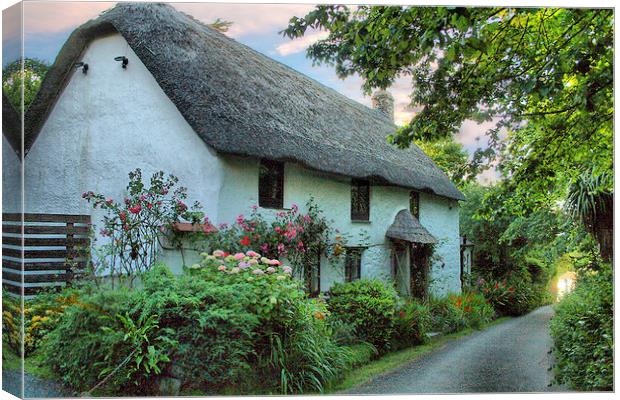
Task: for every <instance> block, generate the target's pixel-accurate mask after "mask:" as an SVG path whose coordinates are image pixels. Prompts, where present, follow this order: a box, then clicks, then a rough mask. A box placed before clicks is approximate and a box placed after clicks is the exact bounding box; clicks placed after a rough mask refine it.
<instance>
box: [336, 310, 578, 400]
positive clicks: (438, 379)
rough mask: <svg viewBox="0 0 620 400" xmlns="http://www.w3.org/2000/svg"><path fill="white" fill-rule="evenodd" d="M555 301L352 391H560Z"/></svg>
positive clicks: (461, 340) (449, 345) (447, 345)
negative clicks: (554, 351)
mask: <svg viewBox="0 0 620 400" xmlns="http://www.w3.org/2000/svg"><path fill="white" fill-rule="evenodd" d="M552 316H553V309H552V307H551V306H547V307H542V308H539V309H537V310H535V311H533V312H531V313H530V314H527V315H524V316H522V317H518V318H514V319H511V320H508V321H506V322H504V323H501V324H499V325H495V326H492V327H489V328H488V329H486V330H483V331H480V332H476V333H473V334H472V335H469V336H466V337H463V338H459V339H456V340H453V341H450V342H448V343H446V345H445V346H444V347H442V348H439V349H438V350H435V351H433V352H432V353H429V354H427V355H425V356H423V357H421V358H419V359H417V360H415V361H413V362H412V363H411V364H408V365H406V366H404V367H402V368H400V369H399V370H396V371H393V372H390V373H387V374H384V375H381V376H378V377H376V378H375V379H373V380H371V381H370V382H368V383H366V384H363V385H361V386H358V387H355V388H353V389H351V390H350V391H348V392H347V393H349V394H412V393H435V394H444V393H488V392H496V393H498V392H502V393H504V392H558V391H566V390H567V389H566V388H565V387H563V386H557V385H553V386H549V385H550V384H551V381H552V379H553V375H552V372H551V371H549V370H548V369H549V367H550V366H551V365H552V362H553V358H552V355H550V354H548V352H549V350H550V349H551V344H552V342H551V337H550V335H549V321H550V319H551V317H552Z"/></svg>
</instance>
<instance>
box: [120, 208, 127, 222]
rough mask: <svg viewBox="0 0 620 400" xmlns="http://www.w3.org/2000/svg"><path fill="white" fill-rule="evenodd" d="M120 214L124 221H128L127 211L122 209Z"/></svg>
mask: <svg viewBox="0 0 620 400" xmlns="http://www.w3.org/2000/svg"><path fill="white" fill-rule="evenodd" d="M118 216H119V218H120V219H121V221H122V222H125V221H127V213H126V212H125V211H121V212H120V213H119V214H118Z"/></svg>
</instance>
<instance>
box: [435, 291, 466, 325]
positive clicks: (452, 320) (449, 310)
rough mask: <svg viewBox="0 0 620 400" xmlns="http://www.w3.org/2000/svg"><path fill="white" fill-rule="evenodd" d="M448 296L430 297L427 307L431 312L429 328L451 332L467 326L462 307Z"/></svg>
mask: <svg viewBox="0 0 620 400" xmlns="http://www.w3.org/2000/svg"><path fill="white" fill-rule="evenodd" d="M455 300H456V299H451V298H450V296H444V297H431V298H430V299H429V301H428V307H429V309H430V313H431V329H432V330H433V331H435V332H442V333H452V332H458V331H460V330H462V329H464V328H465V327H467V320H466V319H465V315H464V312H463V308H462V307H461V306H460V305H458V306H457V301H455Z"/></svg>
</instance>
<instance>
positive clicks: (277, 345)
mask: <svg viewBox="0 0 620 400" xmlns="http://www.w3.org/2000/svg"><path fill="white" fill-rule="evenodd" d="M202 257H203V260H202V261H201V262H200V263H199V264H194V265H192V266H191V267H190V268H189V272H190V274H191V275H193V276H194V277H196V278H202V279H204V280H206V281H209V282H214V283H216V284H217V286H219V287H230V288H234V290H235V293H237V294H238V298H237V303H238V304H242V305H243V308H244V309H245V310H246V311H249V312H250V313H251V314H253V315H256V317H257V318H258V321H259V324H258V326H257V329H256V330H255V336H254V342H253V343H254V353H255V354H256V358H255V359H254V362H253V363H254V364H255V366H256V372H255V373H256V375H257V378H256V379H257V380H258V381H261V382H272V384H271V385H272V386H273V383H276V385H275V386H276V387H277V388H278V390H279V391H281V392H282V393H283V394H287V393H302V392H303V391H304V390H307V389H308V388H310V389H313V390H316V391H321V390H322V389H323V385H324V384H325V382H327V381H329V380H331V379H333V378H335V377H336V376H338V375H339V374H340V373H341V372H342V371H343V370H344V368H345V366H346V365H347V358H348V356H349V354H348V352H347V350H346V349H344V348H343V347H340V346H339V345H338V344H337V343H336V341H335V339H334V338H333V331H332V330H331V324H329V321H328V318H329V312H328V310H327V308H326V305H325V302H324V301H323V300H321V299H308V298H307V296H306V294H305V293H304V291H303V289H302V287H301V282H300V281H298V280H296V279H293V277H292V274H293V269H292V267H290V266H288V265H283V264H282V262H280V261H279V260H277V259H273V258H269V257H265V256H262V255H261V254H259V253H257V252H255V251H253V250H248V251H246V252H237V253H234V254H229V253H227V252H224V251H222V250H215V251H213V252H212V253H210V254H209V253H203V254H202ZM267 386H270V385H269V384H267Z"/></svg>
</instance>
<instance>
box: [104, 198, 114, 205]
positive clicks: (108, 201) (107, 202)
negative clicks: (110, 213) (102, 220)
mask: <svg viewBox="0 0 620 400" xmlns="http://www.w3.org/2000/svg"><path fill="white" fill-rule="evenodd" d="M105 203H106V204H107V205H109V206H111V205H112V203H114V200H112V199H111V198H108V199H107V200H106V201H105Z"/></svg>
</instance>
